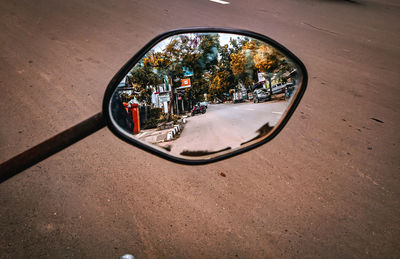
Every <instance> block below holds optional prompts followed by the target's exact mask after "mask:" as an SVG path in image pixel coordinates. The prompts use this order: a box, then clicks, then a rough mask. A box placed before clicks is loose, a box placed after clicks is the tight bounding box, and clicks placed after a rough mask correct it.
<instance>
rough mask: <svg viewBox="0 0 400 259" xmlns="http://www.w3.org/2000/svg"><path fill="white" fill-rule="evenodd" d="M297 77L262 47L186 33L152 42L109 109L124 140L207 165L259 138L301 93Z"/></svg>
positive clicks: (238, 38) (284, 60) (237, 38)
mask: <svg viewBox="0 0 400 259" xmlns="http://www.w3.org/2000/svg"><path fill="white" fill-rule="evenodd" d="M300 71H301V70H300V69H299V68H298V67H297V65H296V64H295V63H294V62H293V61H291V60H290V59H289V58H288V57H286V56H285V55H284V54H282V53H281V52H279V51H278V50H277V49H276V48H274V47H272V46H271V45H269V44H268V43H266V42H263V41H260V40H258V39H255V38H251V37H248V36H242V35H239V34H229V33H185V34H179V35H174V36H172V37H169V38H166V39H164V40H162V41H161V42H159V43H157V44H156V45H155V46H154V47H153V48H152V49H151V50H150V51H148V52H147V53H146V54H145V55H144V56H143V57H142V58H141V59H140V60H139V62H138V63H136V64H135V66H134V67H133V68H132V69H131V70H130V71H129V73H128V74H127V75H126V76H125V77H124V78H123V80H122V81H121V82H120V83H119V85H118V87H116V89H115V91H114V93H113V95H112V97H111V100H110V104H109V114H110V116H111V121H112V123H113V124H114V126H115V127H116V128H117V129H118V130H119V131H120V132H121V133H122V134H124V135H125V136H127V137H129V138H132V139H135V140H137V141H140V142H142V143H144V144H146V145H151V146H152V147H155V148H157V149H159V150H162V151H163V152H166V153H168V154H170V155H172V156H177V157H183V158H185V159H207V158H209V157H214V156H218V155H220V154H224V153H227V152H230V151H232V150H235V149H238V148H242V147H245V146H246V145H249V144H252V143H255V142H257V141H260V140H262V139H264V138H265V137H266V136H267V135H268V134H269V133H271V132H272V131H273V129H274V128H275V127H276V126H277V125H278V124H279V123H280V122H281V121H282V118H283V117H284V116H285V113H286V111H287V110H288V107H290V105H291V103H292V100H294V98H295V96H296V93H297V92H298V90H299V87H301V85H300V83H301V81H302V79H301V78H302V75H301V72H300Z"/></svg>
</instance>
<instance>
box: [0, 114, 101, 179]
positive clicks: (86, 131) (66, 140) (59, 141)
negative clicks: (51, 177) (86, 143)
mask: <svg viewBox="0 0 400 259" xmlns="http://www.w3.org/2000/svg"><path fill="white" fill-rule="evenodd" d="M105 125H106V124H105V120H104V118H103V114H102V113H101V112H100V113H97V114H96V115H94V116H92V117H90V118H89V119H86V120H84V121H82V122H80V123H78V124H77V125H75V126H73V127H71V128H69V129H67V130H64V131H63V132H61V133H59V134H57V135H55V136H53V137H51V138H49V139H47V140H45V141H43V142H42V143H40V144H38V145H36V146H34V147H32V148H30V149H28V150H26V151H24V152H22V153H21V154H19V155H16V156H15V157H13V158H11V159H9V160H7V161H5V162H4V163H2V164H0V183H2V182H4V181H6V180H7V179H9V178H11V177H13V176H14V175H16V174H18V173H20V172H22V171H23V170H25V169H27V168H29V167H31V166H33V165H35V164H37V163H39V162H40V161H42V160H44V159H46V158H48V157H49V156H51V155H54V154H55V153H57V152H59V151H61V150H63V149H64V148H67V147H69V146H71V145H72V144H74V143H76V142H78V141H80V140H81V139H83V138H85V137H87V136H89V135H91V134H93V133H95V132H96V131H98V130H100V129H102V128H104V127H105Z"/></svg>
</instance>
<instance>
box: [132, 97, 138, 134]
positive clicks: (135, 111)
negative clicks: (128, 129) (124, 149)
mask: <svg viewBox="0 0 400 259" xmlns="http://www.w3.org/2000/svg"><path fill="white" fill-rule="evenodd" d="M132 120H133V134H138V133H139V131H140V120H139V105H138V104H137V103H133V104H132Z"/></svg>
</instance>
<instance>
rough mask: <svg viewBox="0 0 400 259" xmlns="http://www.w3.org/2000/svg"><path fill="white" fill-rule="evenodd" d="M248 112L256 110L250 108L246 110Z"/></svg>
mask: <svg viewBox="0 0 400 259" xmlns="http://www.w3.org/2000/svg"><path fill="white" fill-rule="evenodd" d="M246 110H247V111H255V109H250V108H248V109H246Z"/></svg>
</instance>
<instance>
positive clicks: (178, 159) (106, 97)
mask: <svg viewBox="0 0 400 259" xmlns="http://www.w3.org/2000/svg"><path fill="white" fill-rule="evenodd" d="M183 33H230V34H240V35H243V36H248V37H252V38H254V39H258V40H260V41H263V42H266V43H268V44H269V45H271V46H273V47H274V48H276V49H277V50H279V51H280V52H281V53H283V54H284V55H286V56H287V57H289V58H290V59H292V61H293V62H294V63H296V65H297V66H298V68H299V69H300V70H301V73H302V77H303V78H302V82H301V87H300V89H299V92H298V93H297V94H296V98H295V99H294V100H293V103H292V104H291V106H290V109H289V110H288V111H287V112H286V115H285V117H284V118H283V119H282V120H281V123H280V124H279V125H278V126H277V127H276V128H274V130H273V131H272V133H271V134H269V135H268V136H267V137H266V138H264V139H262V140H261V141H259V142H256V143H254V144H251V145H249V146H246V147H243V148H240V149H237V150H232V152H229V153H225V154H222V155H220V156H216V157H212V158H209V159H196V160H195V159H193V160H192V159H185V158H181V157H175V156H172V155H169V154H168V153H165V152H163V151H161V150H158V149H156V148H153V147H151V146H150V145H146V144H143V143H142V142H140V141H138V140H134V139H131V138H128V137H127V136H125V135H124V134H122V133H120V132H119V130H118V129H117V128H116V127H115V126H114V125H113V123H112V122H111V118H110V114H109V101H110V99H111V96H112V94H113V93H114V90H115V89H116V87H117V86H118V84H119V83H120V82H121V80H122V79H123V78H124V77H125V76H126V74H128V72H129V71H130V70H131V69H132V67H133V66H135V65H136V63H137V62H138V61H139V60H140V59H141V58H142V57H143V56H144V55H145V54H146V53H147V52H148V51H149V50H151V49H152V48H153V47H154V46H155V45H156V44H157V43H159V42H160V41H162V40H164V39H166V38H168V37H170V36H174V35H177V34H183ZM307 82H308V74H307V70H306V68H305V66H304V64H303V63H302V62H301V61H300V59H299V58H297V57H296V56H295V55H294V54H293V53H292V52H290V51H289V50H288V49H286V48H285V47H284V46H282V45H281V44H279V43H278V42H276V41H274V40H272V39H270V38H268V37H266V36H264V35H261V34H259V33H255V32H251V31H247V30H241V29H231V28H204V27H200V28H196V27H195V28H182V29H176V30H172V31H168V32H165V33H162V34H160V35H158V36H157V37H155V38H154V39H152V40H151V41H150V42H149V43H147V44H146V45H145V46H144V47H143V48H142V49H141V50H140V51H139V52H138V53H136V54H135V55H134V56H133V57H132V58H131V59H130V60H129V61H128V62H127V63H126V64H125V65H124V66H123V67H122V68H121V69H120V70H119V71H118V73H117V74H116V75H115V76H114V77H113V78H112V79H111V81H110V83H109V84H108V86H107V89H106V91H105V94H104V99H103V116H104V120H105V122H106V124H107V126H108V128H109V129H110V130H111V132H113V133H114V134H115V135H116V136H117V137H119V138H120V139H122V140H123V141H125V142H127V143H129V144H132V145H134V146H136V147H139V148H141V149H143V150H145V151H147V152H150V153H152V154H155V155H157V156H159V157H161V158H164V159H167V160H169V161H172V162H175V163H180V164H186V165H202V164H209V163H213V162H217V161H220V160H223V159H227V158H230V157H233V156H236V155H239V154H242V153H244V152H247V151H249V150H251V149H254V148H256V147H259V146H261V145H264V144H265V143H267V142H269V141H271V140H272V139H273V138H274V137H276V136H277V135H278V134H279V132H280V131H281V130H282V129H283V128H284V127H285V125H286V123H287V122H288V121H289V119H290V117H291V116H292V114H293V113H294V111H295V109H296V107H297V106H298V104H299V102H300V100H301V98H302V97H303V95H304V92H305V90H306V88H307Z"/></svg>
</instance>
